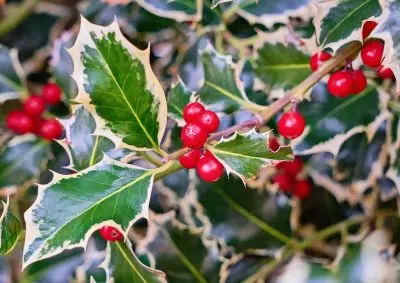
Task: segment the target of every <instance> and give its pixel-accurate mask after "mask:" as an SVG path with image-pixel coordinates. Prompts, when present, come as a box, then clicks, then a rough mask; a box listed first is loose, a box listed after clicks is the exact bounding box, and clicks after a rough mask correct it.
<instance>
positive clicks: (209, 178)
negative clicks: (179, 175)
mask: <svg viewBox="0 0 400 283" xmlns="http://www.w3.org/2000/svg"><path fill="white" fill-rule="evenodd" d="M223 173H224V166H223V165H222V164H221V162H219V161H218V160H217V159H216V158H215V157H214V155H212V153H210V152H206V153H205V154H204V155H203V156H202V157H201V158H200V160H199V163H198V164H197V174H199V176H200V178H201V179H203V180H204V181H206V182H209V183H213V182H216V181H218V180H219V179H220V178H221V176H222V174H223Z"/></svg>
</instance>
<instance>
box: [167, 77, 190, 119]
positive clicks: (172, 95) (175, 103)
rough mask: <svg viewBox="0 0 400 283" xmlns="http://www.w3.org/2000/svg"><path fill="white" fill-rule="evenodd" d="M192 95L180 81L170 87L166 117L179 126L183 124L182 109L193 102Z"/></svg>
mask: <svg viewBox="0 0 400 283" xmlns="http://www.w3.org/2000/svg"><path fill="white" fill-rule="evenodd" d="M193 95H194V94H193V93H192V91H190V90H189V89H188V88H187V87H186V85H185V83H184V82H183V81H182V80H181V79H179V81H178V83H177V84H175V85H173V86H172V87H171V90H170V91H169V93H168V115H169V117H170V118H171V119H174V120H175V121H176V122H177V123H178V125H180V126H183V125H184V124H185V121H184V120H183V108H185V106H186V104H188V103H189V102H190V101H191V100H193Z"/></svg>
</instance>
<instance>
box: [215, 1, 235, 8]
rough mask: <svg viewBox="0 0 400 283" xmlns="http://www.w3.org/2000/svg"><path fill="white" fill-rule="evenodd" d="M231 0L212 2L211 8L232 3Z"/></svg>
mask: <svg viewBox="0 0 400 283" xmlns="http://www.w3.org/2000/svg"><path fill="white" fill-rule="evenodd" d="M232 1H233V0H212V3H211V8H213V9H214V8H215V7H217V6H218V5H219V4H222V3H228V2H232Z"/></svg>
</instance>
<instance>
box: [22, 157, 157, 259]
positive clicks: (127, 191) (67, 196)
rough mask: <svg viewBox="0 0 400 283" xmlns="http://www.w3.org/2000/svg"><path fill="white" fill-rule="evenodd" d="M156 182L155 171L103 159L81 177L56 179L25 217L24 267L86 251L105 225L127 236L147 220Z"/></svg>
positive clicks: (62, 176)
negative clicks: (81, 249)
mask: <svg viewBox="0 0 400 283" xmlns="http://www.w3.org/2000/svg"><path fill="white" fill-rule="evenodd" d="M153 178H154V171H153V170H146V169H142V168H140V167H136V166H133V165H127V164H124V163H121V162H118V161H115V160H112V159H110V158H108V157H106V156H105V157H104V158H103V160H102V161H101V162H99V163H97V164H96V165H94V166H92V167H89V168H88V169H85V170H83V171H80V172H79V173H77V174H74V175H68V176H64V175H58V174H57V175H55V177H54V179H53V180H52V181H51V182H50V183H49V184H47V185H40V186H39V193H38V197H37V199H36V200H35V202H34V203H33V205H32V206H31V207H30V208H29V209H28V210H27V211H26V213H25V222H26V231H27V232H26V235H27V236H26V240H25V246H24V256H23V265H24V267H26V266H28V265H29V264H31V263H33V262H36V261H38V260H41V259H45V258H48V257H51V256H54V255H57V254H59V253H61V252H62V251H63V250H65V249H72V248H76V247H85V246H86V243H87V241H88V239H89V237H90V235H91V234H92V233H93V232H94V231H96V230H97V229H99V228H100V227H102V226H104V225H112V226H115V227H118V228H119V229H120V230H121V231H123V234H124V235H125V236H126V235H127V233H128V230H129V228H130V226H131V225H132V224H133V223H134V222H135V221H137V220H138V219H140V218H142V217H144V218H147V217H148V205H149V201H150V200H149V199H150V195H151V188H152V184H153ZM55 204H56V205H55ZM110 208H111V209H110Z"/></svg>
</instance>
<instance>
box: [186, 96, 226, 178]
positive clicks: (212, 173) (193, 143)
mask: <svg viewBox="0 0 400 283" xmlns="http://www.w3.org/2000/svg"><path fill="white" fill-rule="evenodd" d="M183 118H184V119H185V121H186V125H185V126H184V127H183V128H182V131H181V139H182V143H183V144H184V146H186V147H189V148H191V149H190V150H189V151H188V152H186V153H185V154H183V155H181V156H180V157H179V162H180V163H181V165H182V166H183V167H184V168H187V169H192V168H197V173H198V174H199V176H200V178H201V179H203V180H204V181H206V182H216V181H218V180H219V179H220V178H221V176H222V174H223V173H224V167H223V165H222V164H221V162H219V161H218V160H217V159H216V158H215V156H214V155H213V154H212V153H211V152H209V151H207V150H204V149H203V146H204V144H205V143H206V141H207V138H208V135H209V134H210V133H213V132H215V131H216V130H217V129H218V127H219V118H218V116H217V114H215V112H213V111H210V110H206V109H205V108H204V106H203V105H201V104H200V103H198V102H192V103H189V104H188V105H186V106H185V108H184V109H183Z"/></svg>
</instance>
